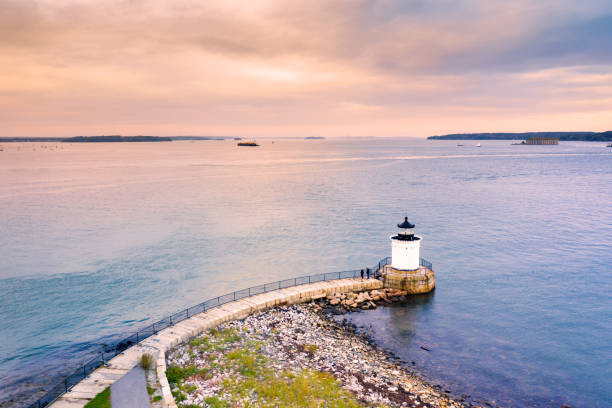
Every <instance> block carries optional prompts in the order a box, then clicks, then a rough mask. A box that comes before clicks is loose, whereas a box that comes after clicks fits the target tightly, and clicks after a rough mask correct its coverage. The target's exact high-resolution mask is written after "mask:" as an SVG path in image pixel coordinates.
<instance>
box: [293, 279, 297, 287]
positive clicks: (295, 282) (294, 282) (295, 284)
mask: <svg viewBox="0 0 612 408" xmlns="http://www.w3.org/2000/svg"><path fill="white" fill-rule="evenodd" d="M293 286H297V278H293Z"/></svg>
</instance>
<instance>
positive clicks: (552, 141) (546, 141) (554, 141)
mask: <svg viewBox="0 0 612 408" xmlns="http://www.w3.org/2000/svg"><path fill="white" fill-rule="evenodd" d="M525 144H528V145H558V144H559V138H557V137H530V138H529V139H527V140H525Z"/></svg>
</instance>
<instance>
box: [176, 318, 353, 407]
mask: <svg viewBox="0 0 612 408" xmlns="http://www.w3.org/2000/svg"><path fill="white" fill-rule="evenodd" d="M240 340H241V336H240V335H239V333H238V332H237V331H236V330H233V329H225V330H217V329H213V330H211V331H210V332H209V333H208V334H207V335H204V336H201V337H199V338H196V339H193V340H192V341H191V342H189V347H190V348H191V349H196V350H198V351H199V352H200V353H203V352H206V353H208V355H207V356H203V357H204V361H207V362H208V363H207V367H206V368H197V367H196V366H195V365H191V366H187V367H179V366H170V367H168V369H167V371H166V376H167V378H168V381H169V382H170V383H171V389H172V393H173V395H174V398H175V400H176V402H177V404H179V406H180V407H183V408H187V407H188V405H182V404H181V402H182V401H185V400H186V399H187V395H188V394H190V393H192V392H194V391H196V389H197V386H195V385H188V382H189V381H190V380H192V379H193V377H194V376H197V375H202V376H205V378H212V376H213V375H214V376H217V375H222V374H225V375H224V377H226V378H225V380H223V382H222V383H221V390H220V392H219V396H210V397H208V398H206V403H207V404H208V405H209V406H211V407H213V408H229V407H232V406H238V405H240V406H250V407H262V408H272V407H303V408H306V407H308V408H310V407H326V408H327V407H329V408H357V407H363V406H364V405H363V404H361V403H360V402H359V401H358V400H357V399H356V398H355V397H354V396H353V395H352V394H351V393H350V392H348V391H346V390H344V389H343V388H342V387H341V384H340V383H339V382H338V381H337V380H336V379H335V378H334V377H333V376H332V375H331V374H328V373H323V372H317V371H313V370H310V369H304V370H297V371H293V370H278V369H277V368H274V366H273V365H272V364H270V361H269V359H268V358H267V357H266V356H264V355H263V353H262V351H261V350H262V346H263V345H264V343H263V342H262V341H254V340H247V341H242V342H240ZM237 343H238V344H237ZM317 349H318V347H317V346H316V345H309V344H307V345H304V350H306V351H307V352H308V353H310V354H314V353H315V352H316V350H317ZM217 350H224V352H223V353H219V354H217V353H216V351H217ZM189 352H190V350H188V351H187V355H190V354H189ZM200 361H202V360H200ZM200 364H201V363H200ZM245 401H248V402H246V405H245Z"/></svg>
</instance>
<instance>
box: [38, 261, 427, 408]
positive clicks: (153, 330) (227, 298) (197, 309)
mask: <svg viewBox="0 0 612 408" xmlns="http://www.w3.org/2000/svg"><path fill="white" fill-rule="evenodd" d="M389 263H391V257H386V258H383V259H381V260H380V261H379V262H378V264H377V265H376V266H375V267H373V268H370V269H371V270H372V273H373V274H374V275H376V274H377V272H378V271H379V270H380V269H381V268H382V267H383V266H385V265H387V264H389ZM420 264H421V266H424V267H426V268H429V269H433V268H432V264H431V262H429V261H426V260H425V259H422V258H421V260H420ZM357 277H361V270H360V269H354V270H350V271H341V272H327V273H319V274H316V275H308V276H300V277H297V278H292V279H285V280H279V281H276V282H271V283H264V284H263V285H258V286H253V287H250V288H247V289H241V290H237V291H234V292H231V293H228V294H225V295H221V296H217V297H214V298H212V299H208V300H206V301H204V302H202V303H199V304H197V305H195V306H192V307H188V308H187V309H184V310H181V311H180V312H177V313H175V314H173V315H170V316H167V317H165V318H163V319H161V320H159V321H157V322H155V323H153V324H150V325H149V326H147V327H144V328H142V329H139V330H138V331H136V333H133V334H131V335H129V336H127V337H126V338H124V339H123V340H120V341H118V342H117V343H116V344H114V345H113V346H107V347H104V348H102V349H101V350H99V351H98V354H97V357H95V358H93V359H91V360H90V361H88V362H86V363H84V364H83V365H81V367H79V368H77V369H76V370H75V371H74V372H73V373H72V374H70V375H69V376H67V377H65V378H64V379H63V380H61V381H60V382H58V383H57V384H56V385H55V386H54V387H53V388H51V389H50V390H49V391H47V393H46V394H45V395H43V396H42V397H41V398H39V399H38V400H37V401H36V402H34V403H33V404H31V405H29V408H41V407H46V406H48V405H49V404H50V403H52V402H54V401H55V400H57V399H58V398H59V397H60V396H61V395H63V394H64V393H66V392H68V391H70V389H72V387H74V386H75V385H76V384H78V383H79V381H81V380H82V379H84V378H86V377H87V376H88V375H89V374H91V373H92V372H93V371H94V370H95V369H96V368H98V367H100V366H103V365H104V364H105V362H106V361H108V360H110V359H111V358H113V357H115V356H116V355H118V354H119V353H121V352H122V351H123V350H125V349H127V348H129V347H131V346H133V345H135V344H137V343H139V342H140V341H142V340H144V339H146V338H148V337H150V336H152V335H154V334H157V332H159V331H160V330H163V329H165V328H167V327H170V326H172V325H174V324H176V323H178V322H181V321H183V320H185V319H189V318H190V317H191V316H193V315H195V314H198V313H201V312H206V311H207V310H210V309H212V308H215V307H218V306H221V305H224V304H226V303H229V302H233V301H235V300H239V299H244V298H247V297H250V296H255V295H259V294H262V293H266V292H270V291H273V290H279V289H285V288H290V287H293V286H300V285H307V284H309V283H315V282H322V281H330V280H337V279H348V278H357Z"/></svg>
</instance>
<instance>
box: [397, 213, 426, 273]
mask: <svg viewBox="0 0 612 408" xmlns="http://www.w3.org/2000/svg"><path fill="white" fill-rule="evenodd" d="M397 227H398V228H399V231H398V233H397V235H394V236H392V237H391V266H392V267H393V268H394V269H398V270H403V271H414V270H417V269H419V259H420V252H421V237H418V236H416V235H414V227H415V225H414V224H412V223H411V222H410V221H408V217H404V222H402V223H401V224H397Z"/></svg>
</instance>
